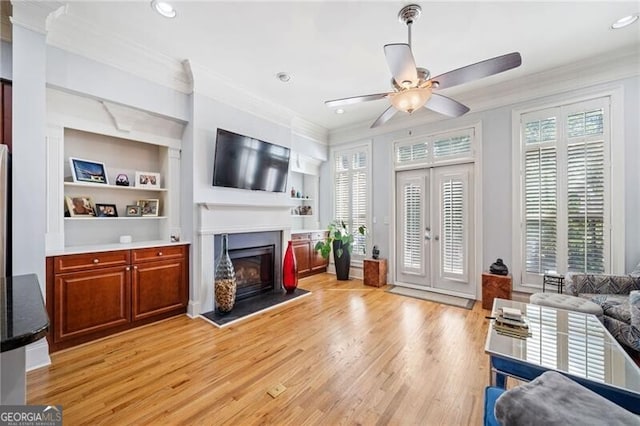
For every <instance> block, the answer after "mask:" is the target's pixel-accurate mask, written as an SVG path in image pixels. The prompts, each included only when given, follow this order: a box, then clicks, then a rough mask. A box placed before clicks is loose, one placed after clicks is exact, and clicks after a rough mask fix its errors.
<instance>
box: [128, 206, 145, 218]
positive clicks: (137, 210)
mask: <svg viewBox="0 0 640 426" xmlns="http://www.w3.org/2000/svg"><path fill="white" fill-rule="evenodd" d="M126 215H127V216H129V217H138V216H142V207H140V206H138V205H130V206H127V213H126Z"/></svg>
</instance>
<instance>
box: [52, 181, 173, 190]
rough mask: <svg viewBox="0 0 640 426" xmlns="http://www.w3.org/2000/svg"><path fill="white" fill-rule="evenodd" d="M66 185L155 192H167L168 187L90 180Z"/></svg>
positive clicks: (66, 183)
mask: <svg viewBox="0 0 640 426" xmlns="http://www.w3.org/2000/svg"><path fill="white" fill-rule="evenodd" d="M64 186H71V187H78V188H91V189H116V190H118V191H120V190H122V191H153V192H167V188H141V187H139V186H118V185H105V184H103V183H88V182H86V183H85V182H65V183H64Z"/></svg>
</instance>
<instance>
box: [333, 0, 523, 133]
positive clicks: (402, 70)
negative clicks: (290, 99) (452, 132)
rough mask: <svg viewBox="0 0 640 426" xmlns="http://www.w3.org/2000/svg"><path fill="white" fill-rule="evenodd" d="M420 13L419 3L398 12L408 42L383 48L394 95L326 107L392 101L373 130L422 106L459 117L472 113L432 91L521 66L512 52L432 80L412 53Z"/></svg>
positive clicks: (336, 102)
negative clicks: (414, 29)
mask: <svg viewBox="0 0 640 426" xmlns="http://www.w3.org/2000/svg"><path fill="white" fill-rule="evenodd" d="M421 11H422V8H421V7H420V6H418V5H417V4H410V5H408V6H405V7H403V8H402V9H401V10H400V12H399V13H398V19H399V20H400V22H404V23H405V24H406V25H407V32H408V39H409V40H408V43H393V44H387V45H385V46H384V54H385V57H386V59H387V64H388V65H389V70H391V74H392V75H393V78H392V79H391V85H392V86H393V92H386V93H375V94H372V95H363V96H354V97H349V98H342V99H334V100H331V101H326V102H325V104H326V105H327V106H328V107H338V106H344V105H351V104H356V103H360V102H367V101H375V100H378V99H382V98H387V99H389V101H390V102H391V106H390V107H389V108H387V109H386V110H385V111H384V112H383V113H382V114H381V115H380V116H379V117H378V118H377V119H376V121H374V122H373V124H372V125H371V128H374V127H378V126H380V125H382V124H384V123H386V122H387V121H388V120H389V119H390V118H391V117H393V116H394V114H395V113H396V112H397V111H404V112H407V113H409V114H411V113H413V111H415V110H417V109H418V108H421V107H423V106H424V107H425V108H428V109H430V110H432V111H436V112H438V113H440V114H444V115H447V116H449V117H460V116H461V115H463V114H466V113H467V112H469V108H468V107H467V106H465V105H463V104H461V103H460V102H458V101H455V100H453V99H451V98H448V97H446V96H443V95H440V94H438V93H433V91H434V90H436V89H447V88H449V87H453V86H457V85H459V84H463V83H468V82H470V81H473V80H477V79H480V78H483V77H488V76H490V75H494V74H498V73H501V72H503V71H507V70H510V69H512V68H517V67H519V66H520V64H521V63H522V58H521V57H520V53H518V52H513V53H508V54H506V55H502V56H497V57H495V58H491V59H487V60H484V61H482V62H478V63H475V64H472V65H467V66H466V67H462V68H458V69H456V70H453V71H449V72H446V73H444V74H440V75H438V76H436V77H433V78H431V73H430V72H429V70H428V69H426V68H418V67H416V63H415V61H414V59H413V53H412V52H411V25H412V24H413V23H414V21H415V20H417V19H418V17H419V16H420V12H421Z"/></svg>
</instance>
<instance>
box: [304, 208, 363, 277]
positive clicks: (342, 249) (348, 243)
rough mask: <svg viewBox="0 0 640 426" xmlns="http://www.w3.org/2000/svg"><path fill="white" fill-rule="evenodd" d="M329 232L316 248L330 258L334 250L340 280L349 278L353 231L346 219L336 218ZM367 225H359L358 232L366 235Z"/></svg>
mask: <svg viewBox="0 0 640 426" xmlns="http://www.w3.org/2000/svg"><path fill="white" fill-rule="evenodd" d="M327 230H328V231H329V234H328V235H327V238H326V239H325V240H324V241H318V243H317V244H316V246H315V250H316V251H319V252H320V254H321V255H322V257H324V258H325V259H328V258H329V253H331V251H332V250H333V262H334V264H335V267H336V277H337V278H338V279H339V280H348V279H349V268H350V267H351V251H352V250H353V233H351V232H350V231H349V229H348V228H347V225H346V224H345V223H344V221H338V220H334V221H333V222H331V223H330V224H329V226H328V227H327ZM366 233H367V227H366V226H364V225H361V226H359V227H358V234H360V235H366Z"/></svg>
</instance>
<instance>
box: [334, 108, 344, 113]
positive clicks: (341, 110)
mask: <svg viewBox="0 0 640 426" xmlns="http://www.w3.org/2000/svg"><path fill="white" fill-rule="evenodd" d="M336 114H344V110H343V109H342V108H338V109H337V110H336Z"/></svg>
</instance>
